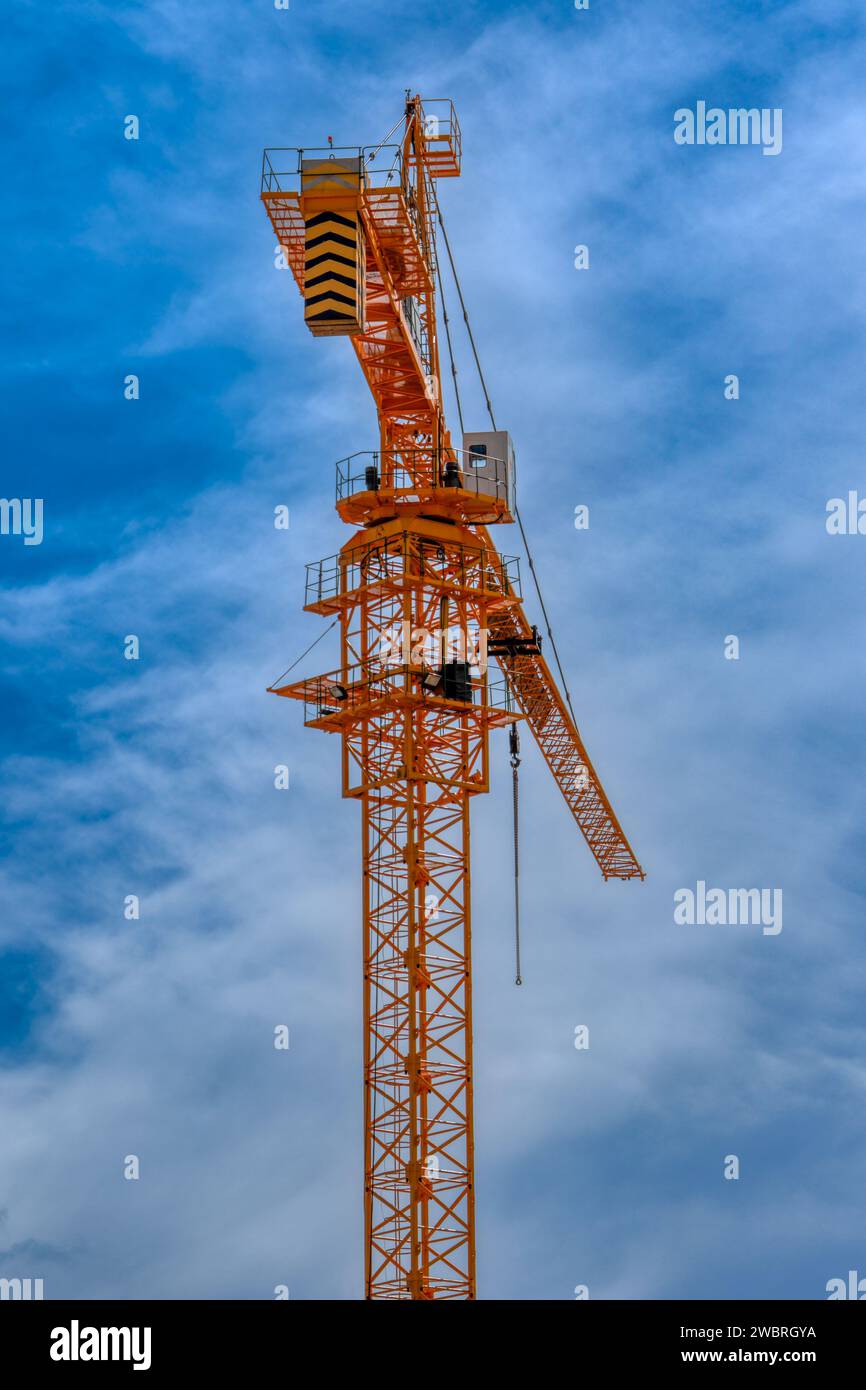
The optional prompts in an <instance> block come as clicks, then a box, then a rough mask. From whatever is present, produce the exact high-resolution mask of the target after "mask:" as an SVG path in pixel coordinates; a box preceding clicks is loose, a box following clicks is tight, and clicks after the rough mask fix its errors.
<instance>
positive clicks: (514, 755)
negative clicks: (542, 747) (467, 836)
mask: <svg viewBox="0 0 866 1390" xmlns="http://www.w3.org/2000/svg"><path fill="white" fill-rule="evenodd" d="M509 744H510V748H511V785H512V791H513V796H514V983H515V984H516V985H522V984H523V976H522V975H521V973H520V848H519V846H520V834H519V827H520V821H519V805H518V790H517V788H518V783H517V769H518V768H519V766H520V758H519V756H518V755H519V752H520V737H519V735H518V733H517V725H516V724H512V726H511V730H510V733H509Z"/></svg>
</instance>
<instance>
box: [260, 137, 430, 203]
mask: <svg viewBox="0 0 866 1390" xmlns="http://www.w3.org/2000/svg"><path fill="white" fill-rule="evenodd" d="M318 159H322V160H330V159H333V160H334V162H335V163H336V162H337V161H338V160H341V159H345V160H352V159H355V160H359V161H360V162H359V166H358V167H359V184H360V185H361V186H363V187H364V188H399V187H400V185H401V184H402V182H403V152H402V149H401V147H400V146H399V145H324V146H315V147H308V148H305V149H302V148H301V147H300V146H296V145H284V146H276V145H275V146H272V147H271V148H269V149H266V150H264V151H263V152H262V192H263V193H300V191H301V174H302V173H303V166H304V163H305V161H308V160H318Z"/></svg>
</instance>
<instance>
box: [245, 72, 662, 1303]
mask: <svg viewBox="0 0 866 1390" xmlns="http://www.w3.org/2000/svg"><path fill="white" fill-rule="evenodd" d="M400 124H401V125H402V133H401V135H400V138H399V140H396V141H394V143H392V144H389V143H387V141H386V142H385V143H383V144H381V145H379V146H375V147H372V146H370V147H352V148H350V149H345V148H337V149H335V148H334V147H333V145H332V143H331V142H330V140H329V144H328V147H327V148H324V149H317V150H310V149H302V150H285V149H282V150H266V151H265V154H264V157H263V166H262V195H261V196H262V200H263V202H264V205H265V208H266V210H267V212H268V215H269V217H270V219H271V223H272V225H273V227H274V230H275V232H276V235H277V239H278V242H279V243H280V245H281V246H282V247H283V248H284V250H285V254H286V256H287V259H288V263H289V265H290V267H291V269H292V271H293V274H294V276H295V279H296V281H297V283H298V286H299V288H300V290H301V292H302V294H303V297H304V315H305V321H306V323H307V326H308V327H309V328H310V330H311V332H312V333H313V334H314V335H315V336H332V335H344V336H348V337H349V338H350V339H351V342H352V346H353V348H354V350H355V352H356V354H357V357H358V360H359V362H360V365H361V369H362V371H363V372H364V376H365V378H366V380H367V383H368V385H369V387H370V391H371V393H372V395H373V398H374V401H375V404H376V409H377V414H378V423H379V445H378V448H377V449H375V450H372V451H369V452H367V453H357V454H354V455H352V456H351V457H350V458H348V459H346V460H343V461H342V462H341V463H340V464H338V465H337V511H338V513H339V515H340V516H341V518H342V519H343V520H344V521H345V522H347V523H349V525H351V526H352V528H353V530H352V534H351V536H350V537H349V539H348V540H347V541H346V543H345V544H344V546H343V547H342V549H341V550H340V551H339V553H338V554H337V555H334V556H332V557H329V558H328V559H326V560H321V561H318V562H316V563H315V564H312V565H308V567H307V588H306V603H305V607H306V608H307V610H308V611H311V612H314V613H318V614H322V615H330V616H332V618H333V619H335V620H338V621H339V627H340V664H339V666H338V667H337V668H336V669H335V670H333V671H330V672H327V673H325V674H323V675H320V676H316V677H313V678H308V679H305V680H301V681H296V682H293V683H291V684H289V685H278V686H276V687H273V689H274V693H276V694H278V695H282V696H286V697H288V698H292V699H296V700H300V701H302V702H303V704H304V708H305V722H306V724H308V725H309V726H311V727H314V728H318V729H322V730H324V731H325V732H329V733H338V734H339V735H340V738H341V745H342V786H343V795H344V796H347V797H352V798H354V799H356V800H358V801H359V803H360V806H361V818H362V864H363V977H364V980H363V1013H364V1207H365V1253H366V1260H365V1266H366V1267H365V1293H366V1297H367V1298H370V1299H397V1300H406V1299H412V1300H422V1299H426V1300H430V1299H473V1298H474V1297H475V1292H476V1285H475V1233H474V1214H475V1192H474V1174H473V1113H472V1089H473V1088H472V978H471V914H470V830H469V806H470V799H471V798H472V797H473V796H476V795H478V794H480V793H482V792H486V791H488V790H489V736H490V730H491V729H496V728H500V727H504V726H506V725H510V724H513V723H515V722H516V721H518V720H525V721H526V722H527V723H528V724H529V726H530V728H531V729H532V731H533V733H534V735H535V737H536V739H537V741H538V743H539V747H540V748H541V751H542V753H543V755H544V757H545V759H546V761H547V763H548V766H549V767H550V768H551V771H552V773H553V775H554V778H555V779H556V780H557V782H558V784H559V785H560V787H561V789H562V791H563V793H564V795H565V797H566V800H567V801H568V803H569V806H570V808H571V810H572V813H573V814H574V816H575V819H576V821H577V823H578V825H579V827H580V829H581V830H582V831H583V833H584V835H585V836H586V838H587V841H588V843H589V846H590V849H591V850H592V852H593V854H594V856H595V858H596V861H597V862H598V864H599V867H600V868H601V870H602V873H603V874H604V875H605V877H606V878H608V877H619V878H632V877H640V878H642V877H643V871H642V869H641V868H640V865H639V864H638V863H637V860H636V859H635V857H634V855H633V853H632V851H631V848H630V846H629V844H628V841H627V840H626V838H625V836H624V834H623V832H622V829H621V827H620V826H619V822H618V821H617V820H616V817H615V816H614V813H613V811H612V809H611V807H610V804H609V802H608V800H607V797H606V796H605V793H604V790H603V788H602V786H601V783H600V782H599V780H598V778H597V776H596V774H595V771H594V769H593V768H592V766H591V764H590V762H589V758H588V757H587V755H586V751H585V749H584V747H583V744H582V741H581V739H580V735H579V733H578V731H577V729H576V728H575V726H574V723H573V720H572V719H571V716H570V713H569V711H568V709H567V708H566V706H565V704H564V703H563V701H562V698H561V696H560V695H559V692H558V690H557V688H556V685H555V682H554V680H553V677H552V675H551V673H550V671H549V669H548V667H547V665H546V662H545V660H544V658H543V656H542V655H541V650H540V643H539V641H538V639H537V634H536V632H535V629H533V628H532V627H531V626H530V624H529V623H528V621H527V619H526V616H525V614H524V612H523V607H522V598H521V590H520V577H519V568H518V564H517V561H516V559H514V558H513V557H509V556H504V555H501V554H500V553H499V552H498V550H497V548H496V546H495V544H494V542H493V541H492V540H491V537H490V533H489V531H488V529H487V528H488V526H490V525H493V524H499V523H502V522H509V521H512V520H513V506H514V476H513V460H512V459H511V458H510V457H509V455H508V444H507V443H506V445H505V447H503V448H501V449H500V454H501V456H497V455H494V454H491V453H490V451H489V450H488V449H487V443H490V442H493V443H494V444H499V443H501V442H502V439H506V440H507V437H506V436H501V435H499V434H496V433H494V434H493V435H489V436H484V439H485V441H487V442H486V443H483V444H482V443H479V442H478V441H479V440H480V439H481V438H482V436H473V437H471V439H470V441H469V447H465V446H466V444H467V441H466V440H465V439H464V440H461V445H460V446H457V445H455V444H454V443H452V440H451V436H450V434H449V432H448V429H447V425H446V422H445V415H444V410H443V403H442V389H441V378H440V364H439V345H438V338H437V323H436V303H435V289H434V280H435V273H436V237H435V230H434V229H435V221H434V213H435V211H436V209H437V205H438V204H437V194H436V190H435V183H436V181H437V180H439V179H441V178H447V177H455V176H456V175H458V174H459V172H460V163H461V146H460V131H459V126H458V124H457V119H456V116H455V113H454V108H453V104H452V103H451V102H450V101H423V102H422V100H421V98H420V97H418V96H414V97H409V96H408V95H407V100H406V106H405V112H404V116H403V118H402V121H401V122H400ZM488 648H489V649H490V651H491V652H492V653H493V654H495V657H496V660H497V663H498V667H499V668H500V669H499V673H498V676H497V678H494V677H493V671H494V670H495V669H496V668H489V665H488Z"/></svg>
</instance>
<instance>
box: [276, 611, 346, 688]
mask: <svg viewBox="0 0 866 1390" xmlns="http://www.w3.org/2000/svg"><path fill="white" fill-rule="evenodd" d="M339 621H340V619H339V617H337V618H335V619H334V621H333V622H332V623H329V624H328V626H327V627H326V628H325V631H324V632H320V633H319V635H318V637H317V638H316V640H315V642H311V643H310V645H309V646H308V647H307V650H306V651H305V652H301V655H300V656H299V657H296V658H295V660H294V661H293V662H292V664H291V666H287V667H286V669H285V671H284V672H283V676H287V675H288V674H289V672H290V671H294V669H295V667H296V666H297V664H298V662H299V661H303V659H304V657H305V656H306V655H307V653H308V652H311V651H312V650H313V648H314V647H317V646H318V645H319V643H320V642H321V640H322V638H323V637H327V635H328V633H329V632H330V631H331V628H332V627H336V626H337V623H338V622H339ZM283 676H277V680H275V681H271V683H270V685H269V686H268V690H273V689H274V688H275V686H276V684H277V681H281V680H282V679H283Z"/></svg>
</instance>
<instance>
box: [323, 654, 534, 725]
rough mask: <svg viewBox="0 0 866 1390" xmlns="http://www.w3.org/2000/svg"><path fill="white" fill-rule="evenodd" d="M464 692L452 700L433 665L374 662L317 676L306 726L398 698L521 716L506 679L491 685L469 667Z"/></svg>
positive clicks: (484, 676)
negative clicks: (419, 665) (414, 665)
mask: <svg viewBox="0 0 866 1390" xmlns="http://www.w3.org/2000/svg"><path fill="white" fill-rule="evenodd" d="M473 671H474V672H475V674H473ZM437 682H438V683H437ZM461 688H462V690H463V696H461V697H453V698H452V697H450V696H449V694H448V693H447V686H446V684H445V682H444V681H443V680H442V668H439V669H438V670H437V668H435V667H427V666H423V667H413V666H407V665H393V666H391V665H386V664H384V663H382V662H379V661H377V662H368V663H366V665H358V666H352V667H349V668H348V670H339V669H338V670H336V671H329V672H328V673H326V674H325V675H323V676H312V677H311V678H310V679H309V680H306V681H304V682H303V693H302V696H301V698H302V699H303V703H304V722H305V723H306V724H310V723H313V722H315V721H317V720H320V719H321V720H324V719H329V718H332V717H333V716H335V715H346V714H349V715H351V714H352V713H353V712H360V711H361V710H363V709H367V708H369V707H370V706H371V705H373V706H375V705H376V704H377V703H378V702H380V701H383V700H390V699H393V698H394V696H396V695H402V696H405V695H409V696H416V697H420V698H421V699H422V700H423V701H425V702H427V701H435V702H437V703H439V702H441V703H442V705H443V707H447V708H449V709H456V708H457V707H459V706H462V707H464V708H465V709H467V710H468V709H470V708H473V709H479V708H482V707H484V708H486V709H487V710H488V711H490V712H495V713H498V714H517V713H518V712H519V711H518V708H517V705H516V702H515V699H514V696H513V694H512V692H511V687H510V686H509V684H508V682H507V681H506V680H505V679H504V678H502V679H495V680H488V677H487V672H486V671H485V672H479V671H478V670H477V668H472V667H468V666H467V667H466V668H465V684H462V685H461ZM485 695H486V699H485Z"/></svg>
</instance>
